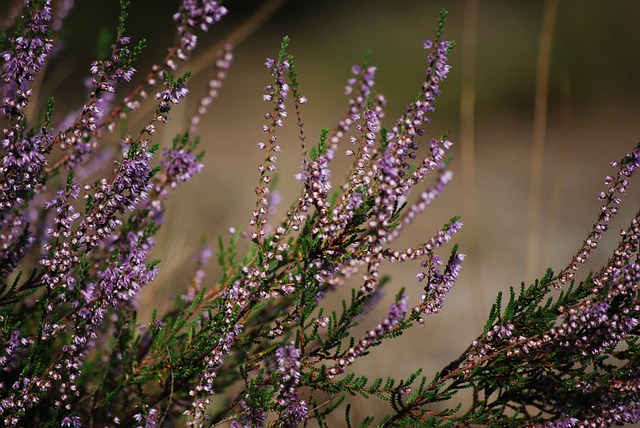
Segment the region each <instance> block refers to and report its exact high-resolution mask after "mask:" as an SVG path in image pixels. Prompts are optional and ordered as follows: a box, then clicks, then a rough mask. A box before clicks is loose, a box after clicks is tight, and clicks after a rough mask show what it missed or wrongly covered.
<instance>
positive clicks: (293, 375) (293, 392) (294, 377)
mask: <svg viewBox="0 0 640 428" xmlns="http://www.w3.org/2000/svg"><path fill="white" fill-rule="evenodd" d="M276 361H277V364H278V369H277V370H276V375H277V376H278V379H279V382H280V384H279V388H280V393H279V398H278V399H277V401H276V402H277V403H278V404H279V405H280V406H282V408H283V421H284V425H285V426H286V427H297V426H298V424H300V423H301V422H304V421H305V420H306V419H307V414H308V412H309V409H308V407H307V404H306V403H305V402H304V400H300V398H299V397H298V392H297V386H298V384H299V383H300V376H301V374H300V349H298V348H296V347H295V346H293V345H286V346H283V347H281V348H278V350H277V351H276Z"/></svg>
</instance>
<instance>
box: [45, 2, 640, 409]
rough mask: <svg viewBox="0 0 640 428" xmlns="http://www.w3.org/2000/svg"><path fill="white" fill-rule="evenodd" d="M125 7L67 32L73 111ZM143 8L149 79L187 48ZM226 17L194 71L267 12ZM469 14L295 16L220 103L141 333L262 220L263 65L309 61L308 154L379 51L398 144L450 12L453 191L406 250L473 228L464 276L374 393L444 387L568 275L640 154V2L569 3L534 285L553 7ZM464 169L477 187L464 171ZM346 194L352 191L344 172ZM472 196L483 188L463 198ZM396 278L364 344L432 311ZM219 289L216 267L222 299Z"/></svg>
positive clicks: (442, 111)
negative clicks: (284, 41)
mask: <svg viewBox="0 0 640 428" xmlns="http://www.w3.org/2000/svg"><path fill="white" fill-rule="evenodd" d="M116 3H117V2H116V1H109V2H106V1H103V2H100V6H97V3H94V2H88V1H78V5H77V8H76V10H74V11H73V12H72V14H71V16H70V18H69V20H70V22H69V23H70V24H71V26H70V27H69V28H67V30H66V31H67V33H66V38H67V42H66V43H67V49H68V51H67V52H68V53H67V54H63V56H61V57H60V60H59V61H58V63H59V64H60V65H62V66H63V68H64V69H65V70H66V71H65V73H64V75H63V76H62V77H61V78H60V81H59V85H60V86H59V87H58V88H65V93H64V95H62V93H61V92H60V91H59V89H55V88H54V89H52V90H54V91H56V92H57V93H58V94H59V95H58V100H57V101H58V104H59V105H60V106H61V107H60V109H63V108H64V107H63V106H65V105H66V106H70V105H73V103H74V102H76V103H77V102H79V100H80V99H81V98H80V94H82V85H81V81H82V80H81V79H82V78H83V76H85V75H86V73H87V70H88V64H89V62H90V61H91V59H92V58H93V55H94V48H93V46H94V45H93V40H95V37H96V35H97V33H98V31H99V29H100V28H102V27H110V28H112V27H114V25H115V22H116V17H117V4H116ZM132 3H133V4H132V9H131V13H130V21H129V24H128V28H129V29H130V31H131V33H132V35H133V38H134V40H136V39H138V38H140V37H145V38H147V40H148V42H149V45H150V47H149V49H148V50H147V52H146V53H145V54H144V56H143V58H142V62H141V64H140V66H139V67H138V68H139V69H140V70H143V71H146V67H145V66H144V64H149V63H150V61H152V60H154V59H157V58H159V57H160V55H162V53H163V52H164V49H165V47H166V46H168V45H169V44H171V43H172V40H173V39H172V37H173V36H172V35H173V27H172V22H171V20H170V15H171V14H172V13H173V11H174V9H175V6H176V1H165V2H151V1H149V0H134V1H133V2H132ZM226 5H227V7H228V8H229V9H230V11H231V13H230V15H229V17H227V18H226V19H225V20H224V21H223V22H222V23H221V25H220V26H219V27H217V28H214V29H213V30H212V32H211V33H210V34H208V35H207V36H206V37H202V38H201V40H200V49H199V50H197V51H196V52H195V57H196V58H198V54H199V53H201V52H203V51H206V49H207V48H208V47H209V46H211V45H212V44H213V43H217V42H219V41H220V40H222V39H223V38H224V37H225V35H227V34H229V33H230V32H231V31H233V30H234V29H235V28H237V26H238V25H239V24H240V23H242V22H243V21H244V20H245V19H246V18H247V17H249V16H251V14H252V13H254V12H255V11H256V10H257V9H258V8H259V6H260V4H259V3H258V2H252V1H240V2H236V1H227V2H226ZM470 5H473V3H467V2H465V1H421V0H400V1H398V0H396V1H393V2H390V1H364V0H357V1H338V0H329V1H324V2H310V1H309V2H308V1H301V0H292V1H290V2H287V3H284V5H283V7H282V8H281V9H279V11H278V12H277V13H275V15H273V16H272V17H271V18H270V19H269V20H268V21H267V22H266V24H264V25H262V26H260V27H259V28H256V29H255V32H253V33H252V34H250V35H249V36H248V38H246V39H245V40H244V41H243V42H242V43H241V44H239V45H238V46H237V47H236V50H235V61H234V64H233V66H232V69H231V71H230V73H229V77H228V80H227V82H226V83H225V85H224V87H223V88H222V91H221V96H220V98H219V100H218V101H217V102H216V103H215V104H214V105H213V106H212V108H211V111H210V112H209V114H208V116H207V119H206V120H205V121H204V123H203V125H202V126H201V128H200V131H201V134H202V147H203V149H205V150H206V152H207V154H206V157H205V160H204V162H205V164H206V168H205V170H204V172H203V173H202V174H201V175H200V176H198V177H196V178H195V179H194V180H193V181H192V182H190V183H188V184H187V185H184V186H182V188H180V189H179V190H178V191H177V192H175V193H174V194H173V196H172V200H171V201H170V203H169V211H168V220H167V224H166V226H165V228H164V230H163V231H162V235H161V236H160V237H159V241H160V245H159V247H158V250H157V257H159V258H161V259H162V260H163V261H162V264H161V269H162V274H161V277H160V278H159V281H156V283H154V284H153V287H154V288H153V289H149V290H147V291H148V293H147V294H146V295H145V300H143V303H144V305H143V309H142V312H143V316H148V315H149V313H150V309H151V308H152V307H155V306H162V305H166V304H167V303H166V302H167V301H168V298H169V297H170V296H171V295H173V294H174V293H178V292H180V289H181V287H183V286H184V285H185V284H186V283H187V282H188V279H189V274H190V272H189V270H185V269H184V268H185V266H187V267H189V266H192V264H193V261H192V254H193V252H194V251H195V249H196V248H197V245H198V242H199V240H200V239H201V238H203V237H204V238H209V239H212V243H215V241H213V239H214V238H215V237H216V236H217V235H218V234H221V233H222V234H226V231H227V229H228V228H229V227H230V226H235V227H242V226H244V225H245V224H246V223H247V221H248V219H249V216H250V210H251V209H252V207H253V206H254V204H255V200H254V192H253V188H254V186H255V184H256V180H257V176H258V174H257V164H258V161H259V159H260V153H259V152H258V150H257V149H256V148H255V144H256V142H257V141H259V140H260V139H261V138H262V134H261V132H260V127H261V124H262V116H263V114H264V112H265V111H266V109H268V108H269V107H268V106H267V105H266V104H265V103H263V102H262V101H261V97H262V88H263V86H264V85H265V84H267V83H269V76H268V73H267V71H266V69H265V67H264V65H263V63H264V58H265V57H267V56H275V55H277V51H278V48H279V44H280V40H281V38H282V36H284V35H289V36H290V38H291V44H290V52H291V53H292V54H293V55H294V56H295V61H296V67H297V69H298V73H299V77H300V82H301V87H300V89H301V91H302V93H303V94H304V95H306V96H307V97H308V98H309V103H308V104H307V106H305V108H304V110H303V114H304V116H305V130H306V132H307V142H308V144H314V143H315V142H316V141H317V136H318V135H319V132H320V129H321V128H323V127H332V126H334V124H335V123H336V121H337V120H339V119H340V118H341V117H342V115H343V112H344V111H345V105H346V97H345V96H344V95H343V87H344V84H345V81H346V79H347V78H348V77H349V68H350V66H351V64H353V63H357V62H359V61H360V60H361V58H362V57H363V54H364V52H365V50H366V49H368V48H371V49H372V51H373V57H372V60H371V62H372V64H374V65H376V66H377V67H378V74H377V79H376V82H377V84H376V87H377V90H378V91H380V92H382V93H383V94H385V96H386V97H387V100H388V110H387V118H386V121H385V123H386V125H388V126H391V125H392V124H393V123H394V122H395V119H396V118H397V117H398V115H399V114H401V112H402V111H403V110H404V108H405V106H406V104H407V102H409V101H410V100H411V99H412V97H413V96H414V94H415V93H416V92H417V90H418V88H419V85H420V84H421V82H422V80H423V76H424V69H425V59H424V55H423V51H422V43H421V42H422V40H424V39H426V38H432V37H433V33H434V29H435V26H436V22H437V17H438V11H439V10H440V9H441V8H447V9H448V10H449V18H448V22H447V25H446V32H445V35H444V38H446V39H453V40H455V41H456V42H457V47H456V48H455V50H454V52H453V53H452V55H451V58H450V64H451V65H452V66H453V70H452V73H451V74H450V78H449V79H448V80H447V81H446V82H445V83H444V84H443V85H442V89H443V93H442V96H441V98H440V99H439V101H438V103H437V105H436V109H437V111H436V113H435V114H434V115H433V123H432V125H430V127H429V133H430V134H429V135H430V136H434V137H437V136H440V135H441V134H442V133H443V132H444V131H446V130H450V131H451V135H450V139H451V141H453V142H454V143H455V146H454V149H453V153H454V155H455V159H454V162H453V170H454V173H455V178H454V182H453V183H452V184H450V186H449V188H448V189H447V190H446V191H445V194H444V195H443V196H442V197H441V199H440V200H439V201H437V202H436V203H435V204H434V206H433V207H432V208H431V209H429V210H428V211H427V212H426V213H425V215H424V216H423V217H422V218H420V219H419V221H416V222H415V223H414V224H413V225H412V227H411V229H410V230H407V231H406V232H407V233H406V234H405V236H404V238H403V239H402V240H400V241H399V242H397V244H396V245H397V246H398V247H403V246H405V245H411V244H417V243H418V242H420V241H423V240H426V239H427V238H428V237H429V236H430V233H431V232H432V231H434V230H435V229H436V228H437V227H440V226H441V225H442V224H443V223H444V222H445V221H446V220H447V219H448V218H450V217H451V216H452V215H454V214H458V215H460V216H461V217H462V220H463V221H465V222H466V227H465V228H463V231H462V232H461V233H460V235H459V237H458V238H457V241H458V242H459V243H460V246H461V249H462V252H464V253H466V254H467V261H466V263H465V266H464V268H463V271H462V274H461V278H460V281H459V282H458V284H457V286H456V288H455V289H454V291H453V292H452V293H451V295H450V297H449V299H448V300H447V302H446V304H445V307H444V309H443V311H442V313H441V314H439V315H437V316H435V317H433V318H432V319H428V320H427V323H426V326H425V327H422V328H416V330H415V331H414V332H412V333H411V334H406V335H405V336H403V337H401V338H398V339H396V340H395V341H394V343H389V344H388V345H387V346H386V348H387V350H386V351H385V350H384V348H385V347H384V346H383V347H381V348H379V349H376V350H375V351H374V352H372V353H371V354H370V355H369V356H368V357H367V358H366V359H364V360H363V361H361V362H360V363H359V365H358V367H357V368H358V369H361V370H365V371H367V372H368V373H370V374H371V376H372V377H373V376H383V377H386V376H387V375H390V376H404V375H407V374H409V373H410V372H412V371H413V370H415V369H416V368H417V367H425V373H426V374H427V375H430V373H432V372H433V371H434V370H436V369H438V368H441V367H443V366H444V365H445V364H446V363H448V362H449V361H451V360H452V359H454V358H455V357H457V356H458V355H459V354H460V352H462V351H463V350H464V349H465V348H466V347H467V345H468V343H469V342H470V340H472V339H473V338H474V337H475V336H476V335H477V334H478V333H479V332H480V330H481V326H480V324H479V321H484V317H485V314H486V313H487V312H488V309H489V308H490V306H491V304H492V302H493V301H494V300H495V296H496V294H497V292H498V291H499V290H503V291H507V290H508V287H509V286H516V287H518V286H519V284H520V282H521V281H523V280H524V281H532V280H533V279H534V278H535V277H540V276H542V274H543V273H544V269H545V268H546V267H548V266H550V267H552V268H554V269H556V270H559V269H561V268H562V267H563V266H564V265H565V264H566V263H567V262H568V261H569V260H570V257H571V255H572V254H573V252H574V251H575V250H576V249H577V248H578V247H579V245H580V244H581V242H582V239H583V238H584V237H585V236H586V234H587V232H588V230H589V228H590V227H591V225H592V224H593V222H594V221H595V219H596V217H597V214H598V210H599V203H598V200H597V197H596V196H597V193H598V192H599V191H600V190H601V189H602V188H603V181H602V179H603V177H604V175H606V174H609V173H611V169H610V168H609V166H608V164H609V162H610V161H612V160H618V159H620V158H621V157H622V156H623V155H624V154H625V153H627V151H629V150H631V149H632V147H634V146H635V144H636V143H637V142H638V140H639V139H640V120H639V119H640V115H639V113H640V83H639V80H640V79H638V71H637V70H638V69H640V67H639V66H640V55H639V52H640V28H639V27H638V19H639V18H640V2H637V1H635V0H626V1H625V0H616V1H615V2H602V1H593V0H565V1H560V2H559V3H558V7H557V15H556V17H555V31H554V32H553V33H549V34H550V36H551V41H552V45H551V46H552V50H551V57H550V59H551V64H550V69H549V86H548V103H547V105H548V112H547V114H546V118H547V128H546V132H545V133H544V152H543V156H542V159H543V163H542V166H541V173H542V182H541V187H540V189H541V199H540V201H539V204H538V207H537V211H536V212H538V213H540V217H539V219H540V220H539V224H538V226H537V227H536V228H535V231H536V234H535V235H536V236H537V237H538V238H539V240H540V245H539V246H537V250H536V252H535V254H536V258H537V263H536V264H535V269H533V271H532V272H535V274H532V273H527V271H528V270H531V268H530V267H529V268H528V267H527V263H528V262H527V260H531V259H532V258H531V254H532V253H531V252H530V250H528V242H531V241H530V239H531V235H530V233H529V234H528V232H527V230H528V227H529V226H528V214H530V213H531V208H530V207H529V206H528V200H529V199H528V195H529V191H530V190H529V178H530V172H529V171H530V160H531V146H532V141H533V126H534V105H535V104H534V99H535V88H536V65H537V59H538V53H539V46H540V40H541V31H542V28H543V20H544V10H545V2H533V1H530V2H509V1H483V2H478V3H477V6H478V9H477V15H474V14H473V9H471V11H472V13H471V14H470V15H469V14H467V15H466V16H467V19H466V21H465V10H466V12H467V13H468V12H469V10H470V9H466V8H469V7H470ZM474 16H475V17H476V19H477V21H476V22H477V33H475V34H476V39H475V40H476V42H475V43H476V44H475V49H471V51H470V52H471V54H475V71H474V72H473V69H471V70H472V73H470V74H467V75H465V67H463V62H464V61H466V60H465V59H463V55H464V54H463V52H464V49H465V43H468V44H471V45H472V44H473V38H471V39H470V38H469V36H470V35H472V34H474V32H473V25H472V24H473V21H474V19H473V18H474ZM469 17H471V20H470V19H469ZM465 31H466V33H465ZM69 52H72V54H69ZM464 63H465V64H468V62H464ZM187 68H188V67H187ZM467 70H469V69H468V68H467ZM465 76H466V77H465ZM207 77H208V76H207V72H206V70H205V71H204V72H202V73H200V74H198V75H196V76H195V77H194V78H193V79H191V81H190V90H191V92H192V94H191V97H190V99H189V102H190V104H189V103H188V104H187V106H186V107H185V108H184V109H181V110H179V111H176V112H175V115H174V116H173V119H172V121H171V123H170V125H169V127H168V129H166V130H165V132H164V133H163V136H162V138H163V139H164V141H163V144H168V142H169V141H170V138H171V136H172V135H174V134H175V132H178V131H180V130H182V128H183V127H184V122H183V120H184V119H185V118H187V117H188V115H189V114H190V112H191V111H192V110H193V109H194V106H195V105H196V103H197V101H198V93H199V92H202V91H203V90H205V89H204V88H206V81H207ZM463 77H464V78H466V79H470V80H467V82H468V84H469V85H470V86H467V87H466V89H465V90H469V89H472V90H473V91H474V92H475V111H474V115H473V118H474V120H475V125H474V126H473V133H472V134H469V133H467V134H466V135H462V136H461V132H460V129H461V119H460V118H461V107H460V105H461V96H462V95H463V89H462V81H463ZM73 88H75V90H74V89H73ZM467 93H468V92H467ZM76 94H79V95H78V96H76ZM60 111H62V110H59V112H60ZM289 119H290V120H289V123H290V125H291V126H290V127H289V131H287V132H288V133H285V134H283V135H282V136H281V139H280V144H281V146H282V147H283V153H281V156H279V159H280V160H279V164H278V165H279V168H280V171H281V180H280V190H281V192H282V195H283V207H284V206H288V204H289V202H290V201H291V200H292V198H294V197H295V196H296V195H297V192H298V189H299V188H298V184H297V183H296V182H295V181H294V180H293V178H292V176H293V174H294V173H295V172H297V171H298V169H299V166H300V148H299V142H298V140H297V138H296V132H297V130H296V129H295V126H294V123H293V117H290V118H289ZM471 143H473V147H474V150H475V155H474V161H475V164H474V163H470V159H469V158H466V159H465V158H464V156H465V155H464V153H462V148H463V147H464V145H465V144H471ZM467 147H469V146H467ZM463 165H465V166H469V165H471V166H473V167H474V169H473V170H466V171H463V170H462V166H463ZM333 177H335V178H337V179H339V178H340V173H339V171H335V172H334V174H333ZM465 177H466V178H465ZM463 178H464V179H463ZM465 180H468V182H469V183H471V187H469V186H466V187H465V186H463V184H464V181H465ZM637 185H638V183H636V186H637ZM632 189H633V191H632V193H631V194H629V195H628V196H627V198H626V201H625V202H624V203H623V210H622V214H621V215H620V221H619V222H617V223H615V224H616V225H617V226H616V227H613V228H612V229H613V230H612V233H611V234H610V236H608V238H605V240H604V241H603V247H602V248H603V249H602V250H600V251H599V252H597V253H596V254H595V255H594V264H593V265H592V268H596V267H597V262H598V261H600V262H602V261H603V260H605V259H606V258H607V250H610V249H611V248H612V247H613V246H614V245H615V242H616V236H615V233H616V231H617V230H618V229H619V228H620V227H622V226H623V225H624V224H625V222H626V221H628V219H629V218H630V216H631V215H632V213H633V212H635V211H636V210H637V209H638V207H639V205H640V204H639V202H640V198H639V195H640V192H638V190H637V189H636V188H632ZM280 214H282V213H281V212H280V213H279V214H278V215H277V216H279V215H280ZM277 216H276V217H277ZM446 251H448V249H446V250H445V252H443V254H445V255H446ZM529 263H530V262H529ZM385 271H386V272H389V273H390V274H391V275H392V277H393V281H392V284H391V285H390V286H389V287H388V291H387V295H386V299H385V300H384V302H383V303H382V304H381V307H380V311H379V313H378V314H376V315H373V316H372V318H371V319H370V320H369V321H368V323H365V325H364V326H363V328H370V327H371V326H372V325H374V324H375V322H377V320H378V319H380V318H381V317H383V316H384V313H385V312H386V308H387V304H388V303H389V302H391V301H392V296H393V295H394V294H395V292H396V291H397V290H398V289H399V288H400V287H402V286H404V287H407V289H408V291H409V293H410V295H411V296H412V298H413V302H414V303H415V302H416V301H417V299H418V297H419V294H420V289H419V287H418V284H417V282H416V280H415V274H416V273H417V272H418V271H419V265H418V263H414V264H410V263H407V264H404V265H393V266H387V267H385ZM215 274H216V269H215V266H213V267H212V268H211V276H210V278H211V279H210V281H211V282H212V283H213V282H214V281H215ZM585 274H586V272H585ZM368 406H369V407H368ZM370 406H371V404H370V403H364V402H363V403H358V404H357V407H356V409H355V410H356V411H357V412H358V414H359V415H366V414H369V413H374V412H376V411H375V410H374V409H372V408H371V407H370ZM378 411H379V410H378Z"/></svg>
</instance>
